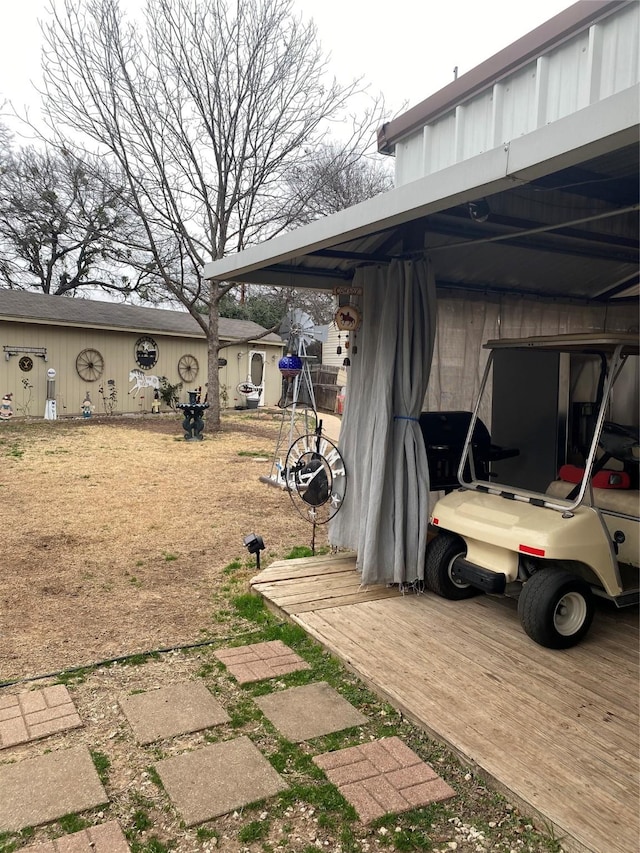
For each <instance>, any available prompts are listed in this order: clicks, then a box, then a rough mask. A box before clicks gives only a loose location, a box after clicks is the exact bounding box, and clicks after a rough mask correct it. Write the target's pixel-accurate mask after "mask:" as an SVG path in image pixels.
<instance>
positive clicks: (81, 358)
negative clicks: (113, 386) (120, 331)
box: [76, 349, 104, 382]
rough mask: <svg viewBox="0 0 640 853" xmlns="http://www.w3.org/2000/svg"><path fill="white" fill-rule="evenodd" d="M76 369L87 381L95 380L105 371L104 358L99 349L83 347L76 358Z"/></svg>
mask: <svg viewBox="0 0 640 853" xmlns="http://www.w3.org/2000/svg"><path fill="white" fill-rule="evenodd" d="M76 371H77V373H78V376H79V377H80V379H84V380H85V382H95V381H96V379H100V377H101V376H102V374H103V372H104V358H103V357H102V355H101V353H99V352H98V350H97V349H83V350H82V352H80V353H78V357H77V358H76Z"/></svg>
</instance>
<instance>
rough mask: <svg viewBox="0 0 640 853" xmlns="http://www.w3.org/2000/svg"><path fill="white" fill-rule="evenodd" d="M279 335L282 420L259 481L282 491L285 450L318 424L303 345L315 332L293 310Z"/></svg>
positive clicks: (302, 314)
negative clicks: (283, 350) (282, 341)
mask: <svg viewBox="0 0 640 853" xmlns="http://www.w3.org/2000/svg"><path fill="white" fill-rule="evenodd" d="M280 334H281V336H282V337H283V338H288V346H287V354H286V355H285V356H283V358H281V359H280V361H279V362H278V369H279V370H280V373H281V374H282V395H281V397H280V400H279V401H278V407H279V408H280V409H282V420H281V422H280V431H279V433H278V439H277V441H276V449H275V453H274V456H273V462H272V464H271V471H270V473H269V476H268V477H260V480H261V481H262V482H263V483H267V485H270V486H279V487H280V488H286V482H285V478H284V476H283V468H284V466H283V459H284V457H285V456H286V455H287V453H288V449H289V448H290V447H291V445H292V444H293V442H294V440H295V439H296V438H297V437H299V436H301V435H305V434H307V433H311V432H313V431H314V430H315V429H316V428H317V425H318V416H317V412H316V399H315V394H314V391H313V382H312V381H311V371H310V369H309V362H310V361H311V359H312V358H313V356H309V355H307V346H308V344H310V343H311V342H312V341H314V340H315V338H316V329H315V325H314V322H313V320H312V318H311V317H310V316H309V315H308V314H305V312H304V311H301V310H300V309H299V308H295V309H294V310H293V311H290V312H289V313H288V314H287V316H286V317H285V318H284V320H283V321H282V325H281V326H280ZM287 426H288V429H286V427H287Z"/></svg>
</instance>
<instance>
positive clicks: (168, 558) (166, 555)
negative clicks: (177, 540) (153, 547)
mask: <svg viewBox="0 0 640 853" xmlns="http://www.w3.org/2000/svg"><path fill="white" fill-rule="evenodd" d="M162 556H163V557H164V559H165V560H166V561H167V563H171V562H173V561H174V560H177V559H179V558H178V555H177V554H172V553H170V552H169V551H163V552H162Z"/></svg>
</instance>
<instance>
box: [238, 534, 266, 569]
mask: <svg viewBox="0 0 640 853" xmlns="http://www.w3.org/2000/svg"><path fill="white" fill-rule="evenodd" d="M242 541H243V543H244V547H245V548H246V549H247V551H248V552H249V553H250V554H255V555H256V568H257V569H258V571H260V551H264V539H263V538H262V536H257V535H256V534H255V533H249V535H248V536H245V537H244V539H243V540H242Z"/></svg>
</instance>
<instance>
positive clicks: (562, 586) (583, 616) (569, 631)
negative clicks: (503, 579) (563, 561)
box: [518, 568, 593, 649]
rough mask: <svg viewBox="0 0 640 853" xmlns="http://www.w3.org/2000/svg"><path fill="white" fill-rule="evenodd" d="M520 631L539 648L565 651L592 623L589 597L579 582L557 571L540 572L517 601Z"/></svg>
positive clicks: (588, 589)
mask: <svg viewBox="0 0 640 853" xmlns="http://www.w3.org/2000/svg"><path fill="white" fill-rule="evenodd" d="M518 616H519V617H520V622H521V623H522V627H523V628H524V630H525V631H526V632H527V634H528V635H529V636H530V637H531V639H532V640H535V642H536V643H538V644H539V645H541V646H546V647H547V648H548V649H568V648H570V647H571V646H575V645H576V643H579V642H580V640H581V639H582V638H583V637H584V636H585V634H586V633H587V631H588V630H589V627H590V625H591V621H592V619H593V594H592V592H591V589H590V588H589V585H588V584H587V583H586V582H585V581H583V580H582V579H581V578H578V577H576V576H575V575H572V574H571V573H570V572H565V571H562V570H561V569H552V568H549V569H540V570H539V571H537V572H535V573H534V574H533V575H532V576H531V577H530V578H529V580H528V581H527V582H526V583H525V584H524V585H523V587H522V592H521V593H520V598H519V599H518Z"/></svg>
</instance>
